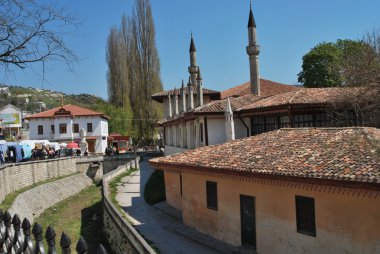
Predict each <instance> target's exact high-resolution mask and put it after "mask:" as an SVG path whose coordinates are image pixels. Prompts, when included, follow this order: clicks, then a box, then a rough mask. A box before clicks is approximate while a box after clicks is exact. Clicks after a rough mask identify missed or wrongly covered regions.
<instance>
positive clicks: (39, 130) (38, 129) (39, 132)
mask: <svg viewBox="0 0 380 254" xmlns="http://www.w3.org/2000/svg"><path fill="white" fill-rule="evenodd" d="M37 133H38V135H44V126H43V125H38V126H37Z"/></svg>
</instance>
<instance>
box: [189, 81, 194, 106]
mask: <svg viewBox="0 0 380 254" xmlns="http://www.w3.org/2000/svg"><path fill="white" fill-rule="evenodd" d="M187 89H188V92H187V97H188V99H189V105H188V108H189V109H194V86H193V84H192V83H191V77H189V82H188V83H187Z"/></svg>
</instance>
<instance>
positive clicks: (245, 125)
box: [238, 114, 249, 137]
mask: <svg viewBox="0 0 380 254" xmlns="http://www.w3.org/2000/svg"><path fill="white" fill-rule="evenodd" d="M238 117H239V120H240V121H241V122H242V123H243V125H244V127H245V128H246V129H247V137H249V127H248V125H247V124H246V123H245V122H244V120H243V118H241V116H240V114H238Z"/></svg>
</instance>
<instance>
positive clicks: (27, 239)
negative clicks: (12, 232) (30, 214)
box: [21, 218, 34, 253]
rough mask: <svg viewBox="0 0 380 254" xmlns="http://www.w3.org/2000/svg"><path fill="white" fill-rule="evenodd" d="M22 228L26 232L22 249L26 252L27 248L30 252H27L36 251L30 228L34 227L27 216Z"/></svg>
mask: <svg viewBox="0 0 380 254" xmlns="http://www.w3.org/2000/svg"><path fill="white" fill-rule="evenodd" d="M21 227H22V230H23V232H24V237H25V239H24V248H23V249H22V251H23V252H26V251H27V250H28V251H29V252H26V253H34V246H33V242H32V238H31V237H30V228H31V227H32V226H31V225H30V222H29V220H28V219H27V218H25V219H24V220H23V221H22V225H21Z"/></svg>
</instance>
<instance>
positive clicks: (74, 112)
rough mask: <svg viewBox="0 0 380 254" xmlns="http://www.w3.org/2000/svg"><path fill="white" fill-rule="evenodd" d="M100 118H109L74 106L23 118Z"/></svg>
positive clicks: (66, 106) (65, 106) (69, 105)
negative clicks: (68, 116) (67, 116)
mask: <svg viewBox="0 0 380 254" xmlns="http://www.w3.org/2000/svg"><path fill="white" fill-rule="evenodd" d="M66 115H70V116H101V117H104V118H107V119H108V118H109V117H107V116H106V115H104V114H103V113H100V112H96V111H93V110H91V109H88V108H83V107H79V106H76V105H71V104H68V105H64V106H62V107H57V108H53V109H49V110H46V111H43V112H41V113H37V114H34V115H30V116H27V117H25V118H27V119H33V118H50V117H57V116H66Z"/></svg>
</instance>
